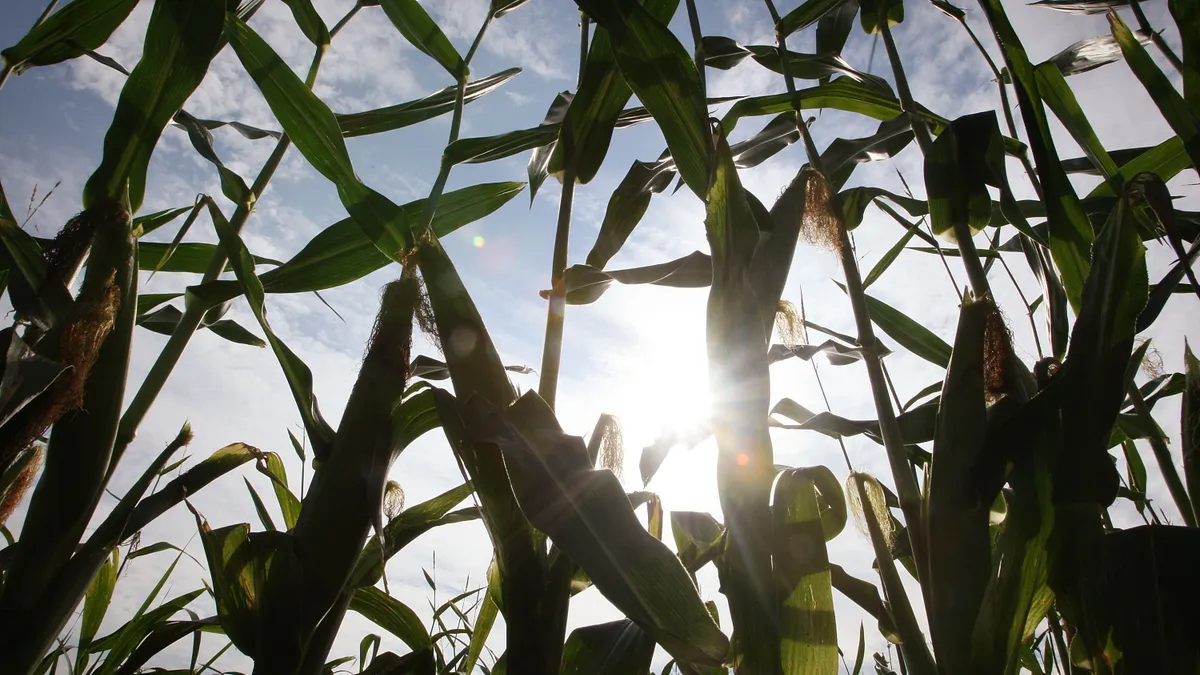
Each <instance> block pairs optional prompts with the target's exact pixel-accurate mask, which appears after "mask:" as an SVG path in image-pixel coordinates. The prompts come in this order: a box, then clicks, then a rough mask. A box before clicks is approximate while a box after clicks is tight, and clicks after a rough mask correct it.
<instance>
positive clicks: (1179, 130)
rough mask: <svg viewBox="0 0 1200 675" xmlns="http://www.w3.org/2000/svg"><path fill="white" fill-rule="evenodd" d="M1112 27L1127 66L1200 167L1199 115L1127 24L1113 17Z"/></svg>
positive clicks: (1110, 17) (1111, 20)
mask: <svg viewBox="0 0 1200 675" xmlns="http://www.w3.org/2000/svg"><path fill="white" fill-rule="evenodd" d="M1108 23H1109V25H1110V26H1111V27H1112V34H1113V37H1114V38H1116V40H1117V44H1119V45H1120V46H1121V52H1122V53H1123V54H1124V55H1125V62H1126V63H1128V64H1129V69H1130V70H1132V71H1133V74H1134V75H1136V76H1137V78H1138V80H1140V81H1141V83H1142V86H1143V87H1145V88H1146V93H1148V94H1150V98H1151V99H1153V100H1154V104H1155V105H1156V106H1158V111H1159V112H1160V113H1162V116H1163V119H1165V120H1166V121H1167V124H1169V125H1171V130H1172V131H1174V132H1175V134H1176V135H1178V136H1179V138H1180V140H1182V141H1183V147H1184V149H1185V150H1186V151H1187V154H1188V157H1189V158H1191V160H1192V166H1193V167H1200V120H1198V119H1197V113H1196V112H1195V111H1194V110H1193V109H1192V106H1189V105H1188V102H1187V101H1185V100H1184V98H1183V96H1181V95H1180V94H1179V92H1178V91H1176V90H1175V87H1174V86H1173V85H1172V84H1171V81H1170V80H1169V79H1167V76H1166V75H1165V74H1163V72H1162V71H1161V70H1159V68H1158V66H1157V65H1155V63H1154V60H1153V59H1151V58H1150V54H1148V53H1147V52H1146V48H1145V47H1143V46H1142V43H1141V42H1138V40H1137V38H1136V37H1134V35H1133V33H1132V32H1130V30H1129V28H1128V27H1127V26H1126V25H1125V22H1123V21H1121V17H1119V16H1117V15H1116V14H1110V15H1109V16H1108ZM1185 30H1186V29H1185ZM1185 72H1186V68H1185ZM1193 77H1194V75H1193Z"/></svg>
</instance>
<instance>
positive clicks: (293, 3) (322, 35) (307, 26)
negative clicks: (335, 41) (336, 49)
mask: <svg viewBox="0 0 1200 675" xmlns="http://www.w3.org/2000/svg"><path fill="white" fill-rule="evenodd" d="M283 1H284V4H286V5H287V6H288V9H290V10H292V18H293V19H295V20H296V25H297V26H299V27H300V32H302V33H304V37H306V38H308V41H309V42H311V43H313V45H314V46H316V47H328V46H329V29H328V28H327V27H326V26H325V21H324V20H322V19H321V15H320V14H317V9H316V8H315V7H313V4H312V0H283Z"/></svg>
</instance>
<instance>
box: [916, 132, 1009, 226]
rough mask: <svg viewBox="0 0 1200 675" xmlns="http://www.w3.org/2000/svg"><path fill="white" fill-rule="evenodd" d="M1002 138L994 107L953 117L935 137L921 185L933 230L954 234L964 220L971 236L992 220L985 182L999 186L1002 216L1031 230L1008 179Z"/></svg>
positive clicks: (988, 184)
mask: <svg viewBox="0 0 1200 675" xmlns="http://www.w3.org/2000/svg"><path fill="white" fill-rule="evenodd" d="M1003 139H1004V137H1003V136H1001V135H1000V125H999V122H998V121H997V119H996V114H995V112H986V113H978V114H974V115H966V116H963V117H960V118H958V119H956V120H954V121H953V122H951V123H950V125H949V126H948V127H947V128H946V130H945V131H943V132H942V133H941V135H939V136H938V137H937V140H935V141H934V142H933V146H932V148H931V149H930V150H929V152H928V153H927V154H926V156H925V185H926V190H927V192H928V196H929V222H930V225H931V227H932V229H933V231H934V233H935V234H940V235H949V236H954V237H957V236H958V235H957V234H956V233H957V232H958V229H957V228H958V227H959V226H962V225H965V226H968V228H969V230H970V232H971V234H972V235H973V234H975V233H976V232H978V231H979V230H981V229H982V228H983V227H984V226H985V225H988V224H990V223H991V222H993V220H994V218H993V214H992V200H991V197H990V196H989V195H988V186H991V187H994V188H996V189H997V190H999V192H1000V211H1001V212H1002V214H1003V215H1004V217H1005V218H1007V220H1008V221H1009V222H1010V223H1012V224H1013V225H1014V226H1016V227H1017V229H1019V230H1021V231H1022V232H1030V231H1031V228H1030V227H1029V224H1028V222H1026V220H1025V215H1024V213H1023V212H1022V211H1021V207H1020V205H1019V204H1018V203H1017V199H1016V197H1015V196H1014V195H1013V193H1012V189H1011V188H1010V187H1009V184H1008V176H1007V174H1006V172H1005V167H1004V140H1003Z"/></svg>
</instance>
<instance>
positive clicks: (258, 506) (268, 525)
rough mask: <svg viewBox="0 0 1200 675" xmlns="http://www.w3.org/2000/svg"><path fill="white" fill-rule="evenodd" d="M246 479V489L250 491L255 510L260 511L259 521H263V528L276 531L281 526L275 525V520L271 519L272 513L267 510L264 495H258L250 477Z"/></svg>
mask: <svg viewBox="0 0 1200 675" xmlns="http://www.w3.org/2000/svg"><path fill="white" fill-rule="evenodd" d="M243 480H245V481H246V489H247V490H249V491H250V500H251V501H252V502H254V511H255V512H256V513H258V522H260V523H262V526H263V529H264V530H267V531H270V532H274V531H276V530H278V529H279V528H277V527H275V521H273V520H271V514H270V512H268V511H267V505H266V504H264V503H263V500H262V497H259V496H258V492H257V491H255V489H254V486H253V485H251V484H250V481H249V479H243Z"/></svg>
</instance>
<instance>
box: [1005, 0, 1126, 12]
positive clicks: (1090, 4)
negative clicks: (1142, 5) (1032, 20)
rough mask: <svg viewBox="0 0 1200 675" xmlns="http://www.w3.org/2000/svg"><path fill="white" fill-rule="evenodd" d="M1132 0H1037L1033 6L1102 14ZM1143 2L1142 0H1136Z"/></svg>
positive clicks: (1032, 3) (1123, 5) (1061, 10)
mask: <svg viewBox="0 0 1200 675" xmlns="http://www.w3.org/2000/svg"><path fill="white" fill-rule="evenodd" d="M1131 1H1132V0H1038V1H1037V2H1031V3H1029V4H1030V5H1032V6H1034V7H1045V8H1046V9H1053V10H1057V11H1060V12H1067V13H1068V14H1104V13H1105V12H1108V11H1109V10H1113V9H1116V8H1118V7H1125V6H1126V5H1129V4H1130V3H1131ZM1136 1H1137V2H1143V1H1144V0H1136Z"/></svg>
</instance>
